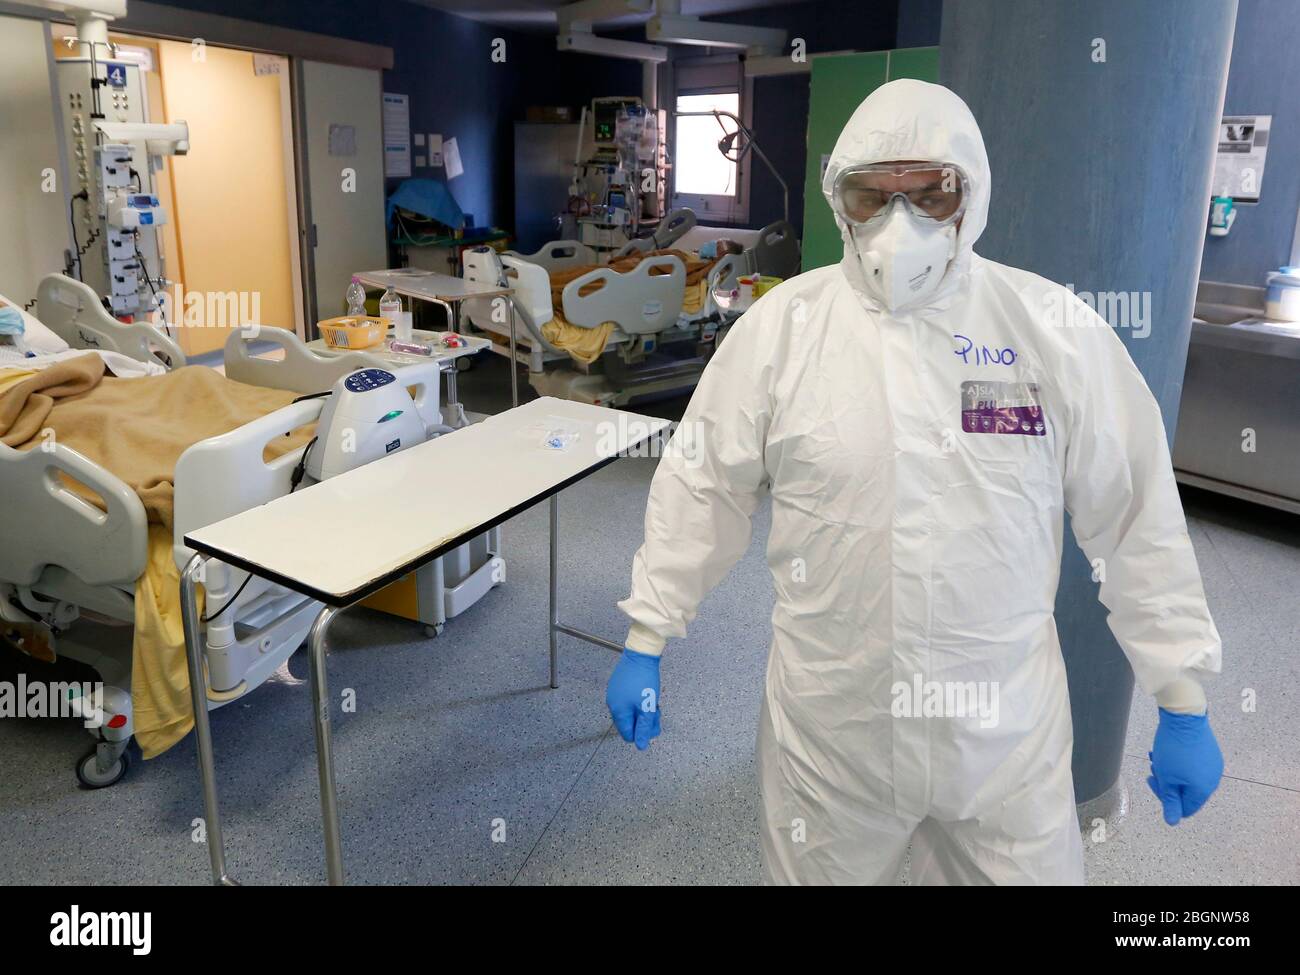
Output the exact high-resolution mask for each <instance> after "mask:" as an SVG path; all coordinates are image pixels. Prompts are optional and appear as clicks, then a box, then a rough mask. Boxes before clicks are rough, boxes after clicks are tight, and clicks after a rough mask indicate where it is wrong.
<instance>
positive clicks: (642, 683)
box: [605, 649, 659, 751]
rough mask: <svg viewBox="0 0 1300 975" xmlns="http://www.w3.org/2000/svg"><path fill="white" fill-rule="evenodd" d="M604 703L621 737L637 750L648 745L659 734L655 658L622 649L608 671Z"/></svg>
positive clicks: (656, 663)
mask: <svg viewBox="0 0 1300 975" xmlns="http://www.w3.org/2000/svg"><path fill="white" fill-rule="evenodd" d="M605 704H606V705H608V706H609V716H610V717H611V718H613V719H614V727H615V728H617V729H618V733H619V734H620V735H622V736H623V740H624V741H634V742H636V747H637V748H638V749H640V750H641V751H645V750H646V749H647V748H649V747H650V739H651V738H657V737H658V736H659V658H658V657H653V656H651V655H650V654H648V653H637V652H636V651H635V650H628V649H624V650H623V656H622V657H620V658H619V661H618V666H616V667H615V668H614V672H613V673H612V674H610V675H609V684H608V685H607V686H606V688H605Z"/></svg>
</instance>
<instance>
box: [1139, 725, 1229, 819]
mask: <svg viewBox="0 0 1300 975" xmlns="http://www.w3.org/2000/svg"><path fill="white" fill-rule="evenodd" d="M1147 757H1148V758H1149V759H1151V776H1150V777H1149V778H1148V779H1147V785H1149V786H1151V791H1152V792H1154V793H1155V794H1156V798H1157V799H1159V800H1160V804H1161V805H1162V806H1164V811H1165V822H1166V823H1168V824H1169V825H1170V826H1177V825H1178V822H1179V820H1181V819H1182V818H1183V817H1184V816H1191V815H1194V814H1195V813H1196V811H1197V810H1198V809H1200V808H1201V807H1202V806H1203V805H1205V800H1206V799H1208V798H1210V796H1211V795H1213V793H1214V790H1215V789H1217V788H1218V787H1219V779H1220V778H1221V777H1222V776H1223V753H1222V752H1220V751H1219V743H1218V742H1217V741H1215V740H1214V732H1213V731H1211V730H1210V719H1209V717H1207V716H1206V715H1204V714H1174V713H1173V712H1172V711H1166V710H1165V709H1164V708H1160V724H1159V726H1158V727H1157V728H1156V740H1155V743H1154V744H1153V745H1152V746H1151V751H1150V753H1149V754H1148V755H1147Z"/></svg>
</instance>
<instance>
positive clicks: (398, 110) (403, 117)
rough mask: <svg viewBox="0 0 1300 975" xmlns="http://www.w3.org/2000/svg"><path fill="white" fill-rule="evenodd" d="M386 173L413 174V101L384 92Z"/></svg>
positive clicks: (386, 174)
mask: <svg viewBox="0 0 1300 975" xmlns="http://www.w3.org/2000/svg"><path fill="white" fill-rule="evenodd" d="M384 175H385V176H398V177H404V176H410V175H411V102H410V98H409V96H407V95H396V94H393V93H392V92H387V91H386V92H384Z"/></svg>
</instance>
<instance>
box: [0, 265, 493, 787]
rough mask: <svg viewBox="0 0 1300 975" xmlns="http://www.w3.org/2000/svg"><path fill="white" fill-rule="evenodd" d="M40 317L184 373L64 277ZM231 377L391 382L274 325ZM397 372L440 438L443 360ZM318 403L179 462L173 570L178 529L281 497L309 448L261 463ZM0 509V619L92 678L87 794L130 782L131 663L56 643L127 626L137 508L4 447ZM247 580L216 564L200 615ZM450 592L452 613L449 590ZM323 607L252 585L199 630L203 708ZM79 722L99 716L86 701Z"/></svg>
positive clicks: (242, 690)
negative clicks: (95, 697)
mask: <svg viewBox="0 0 1300 975" xmlns="http://www.w3.org/2000/svg"><path fill="white" fill-rule="evenodd" d="M37 310H38V317H39V318H40V319H41V320H42V321H43V322H44V323H45V324H46V325H47V326H49V327H50V328H51V329H53V330H54V331H55V332H57V333H58V334H59V335H60V336H62V337H63V338H64V339H65V340H67V341H68V342H69V344H70V345H72V346H73V347H76V348H87V347H89V348H92V349H109V350H113V351H117V352H121V353H123V354H124V355H127V356H130V357H131V358H133V359H136V360H137V361H149V360H153V361H160V362H165V363H167V364H169V365H171V366H173V367H179V366H181V365H184V364H185V356H184V353H183V352H182V351H181V349H180V348H179V347H178V346H177V345H176V343H175V342H174V341H173V340H172V339H171V338H169V337H168V336H166V335H164V334H163V333H162V332H160V331H159V330H157V329H156V328H154V327H152V326H150V325H147V324H134V325H124V324H123V323H121V322H118V321H117V320H116V319H114V318H112V317H111V316H110V315H108V314H107V313H106V312H104V311H103V308H102V306H101V305H100V303H99V300H98V298H97V297H96V296H95V294H94V292H93V291H92V290H91V289H90V288H89V287H87V286H86V285H84V284H82V283H80V282H77V281H73V280H72V279H70V278H66V277H64V276H62V275H50V276H49V277H47V278H46V279H45V280H44V281H43V282H42V284H41V286H40V289H39V292H38V309H37ZM268 341H269V342H272V343H274V344H277V345H279V346H281V348H282V350H283V356H282V357H281V358H279V359H269V358H257V357H254V356H253V355H252V354H251V352H250V348H249V345H250V343H253V342H268ZM225 365H226V375H227V376H228V377H229V378H231V379H234V380H236V381H238V382H243V383H249V384H252V385H258V386H271V387H274V388H277V389H285V390H291V391H296V392H302V393H314V392H321V391H324V390H328V389H330V388H331V386H332V385H333V383H334V381H335V380H336V379H337V378H338V377H339V376H341V375H344V374H346V373H348V372H350V371H352V370H354V369H357V368H361V367H369V366H377V367H380V368H386V369H390V370H394V367H393V366H391V365H388V364H386V363H385V362H383V361H382V360H380V359H379V358H378V357H376V356H373V355H369V354H367V353H365V352H352V353H348V354H346V355H343V356H330V357H326V356H321V355H317V354H316V353H314V352H312V351H311V350H309V349H308V348H307V347H306V346H305V345H304V344H303V343H302V341H301V340H300V339H299V338H298V337H297V336H296V335H294V334H293V333H292V332H288V331H286V330H283V329H278V328H257V329H251V328H250V329H245V330H241V331H236V332H233V333H232V334H231V336H230V338H229V339H228V341H227V343H226V348H225ZM394 371H397V372H398V374H399V376H400V377H401V381H402V382H403V383H404V384H405V385H407V386H408V387H410V388H412V389H413V390H415V397H414V401H415V407H416V410H417V412H418V413H419V414H420V416H421V418H423V419H424V421H425V427H426V433H428V434H429V435H435V434H438V433H443V432H448V429H449V428H447V427H444V426H442V422H441V420H442V418H441V415H440V412H439V379H440V374H439V365H438V363H436V362H430V363H419V364H415V365H412V366H408V367H403V368H402V369H400V370H394ZM323 403H324V400H323V399H321V398H314V399H306V400H302V401H300V402H296V403H293V404H291V405H289V406H285V407H283V408H282V409H279V410H276V411H275V412H273V413H270V414H267V415H266V416H263V417H260V418H259V419H257V420H254V421H253V422H251V423H247V424H245V425H244V426H242V427H239V428H238V429H236V430H232V431H230V432H228V433H225V434H222V435H220V436H217V437H210V438H208V439H207V440H203V441H200V442H199V443H196V444H194V445H192V446H191V447H189V448H188V449H187V450H186V451H185V452H184V453H183V454H182V455H181V457H180V459H179V460H178V461H177V464H176V471H175V515H174V521H175V528H174V543H173V555H174V558H175V561H176V565H177V567H178V568H184V566H185V565H186V563H187V562H189V560H190V558H191V557H192V556H193V554H194V553H193V552H192V551H190V550H189V549H188V548H187V547H186V546H185V545H184V544H183V542H182V539H183V538H184V536H185V533H186V532H187V531H193V530H195V529H197V528H201V527H203V526H205V525H208V524H211V523H213V522H216V521H219V520H221V519H223V518H226V517H229V516H230V515H233V514H237V513H239V512H241V511H244V510H246V509H248V508H252V507H255V506H258V505H261V504H264V503H266V502H267V501H270V500H271V499H273V498H277V497H280V496H282V495H284V494H286V493H288V492H289V490H290V478H291V475H292V473H293V470H294V468H295V467H296V466H297V464H298V462H299V460H300V459H301V457H302V454H303V451H304V448H301V447H300V448H298V449H296V450H293V451H290V452H289V453H287V454H284V455H282V456H280V457H277V458H275V459H274V460H271V461H269V462H268V461H264V460H263V449H264V447H265V446H266V445H267V443H269V442H270V441H271V440H273V439H275V438H276V437H281V436H285V435H286V434H288V433H290V432H291V431H293V430H296V429H298V428H300V427H302V426H305V425H306V424H309V423H313V422H315V420H316V419H317V417H318V416H319V415H320V412H321V408H322V406H323ZM62 476H67V477H69V478H71V479H73V480H75V481H77V482H79V483H80V484H82V485H84V486H86V487H88V488H90V489H91V490H92V491H93V492H94V493H96V494H98V495H99V497H101V498H102V499H103V501H104V509H105V510H102V511H101V510H100V509H99V508H97V507H95V506H93V505H91V504H89V503H88V502H86V501H85V500H83V499H82V498H81V497H79V496H78V495H77V494H76V493H74V492H73V491H71V490H70V489H69V488H68V487H67V486H66V485H65V484H64V483H63V481H62ZM0 497H3V498H4V499H5V503H4V505H2V506H0V538H3V540H4V542H3V545H0V619H3V620H8V621H10V622H13V623H24V624H35V625H38V626H44V627H46V628H47V630H48V632H49V634H50V636H51V642H52V643H53V642H55V640H56V639H59V640H60V643H59V651H60V652H62V653H63V654H64V655H65V656H68V657H71V658H72V659H76V660H82V661H83V662H85V663H88V664H89V665H91V666H92V667H94V668H95V669H96V670H98V671H99V674H100V677H101V679H102V680H103V683H104V685H105V687H104V699H103V702H102V707H101V713H99V714H97V715H96V714H80V710H81V709H80V708H79V709H78V714H79V716H81V717H83V718H85V719H87V721H88V727H89V728H90V730H91V733H92V734H93V735H95V737H96V745H95V746H94V747H93V748H92V749H91V751H90V752H89V753H87V754H86V755H85V756H83V757H82V758H81V759H80V760H79V761H78V763H77V774H78V778H79V779H81V781H82V783H83V784H84V785H86V786H88V787H92V788H97V787H102V786H106V785H112V784H113V783H114V782H116V781H118V780H119V779H120V778H121V777H122V775H123V774H124V773H125V771H126V767H127V757H126V748H127V745H128V744H129V742H130V739H131V736H132V734H133V732H134V720H133V715H132V709H131V669H132V668H131V656H130V651H129V649H128V650H127V651H126V653H125V655H123V654H122V653H121V652H117V651H113V650H105V649H103V648H90V647H84V646H79V645H77V644H76V643H75V642H72V641H67V642H66V643H65V642H62V641H61V637H62V634H63V631H64V630H66V629H67V628H68V627H69V626H70V625H71V624H72V623H73V622H74V621H75V620H76V619H77V618H78V616H79V615H80V613H81V610H82V609H86V610H90V611H92V612H93V613H96V614H99V615H101V616H104V617H109V618H110V619H111V620H114V621H119V622H122V623H134V619H135V614H134V593H135V585H136V580H137V579H138V578H139V577H140V575H141V574H142V573H143V572H144V569H145V565H146V561H147V558H148V527H147V524H146V517H145V510H144V505H143V504H142V503H141V501H140V498H139V497H138V496H137V495H136V493H135V492H134V491H133V490H132V489H131V488H130V487H128V486H127V485H126V484H125V483H124V482H123V481H121V480H120V479H119V478H117V477H116V476H115V475H113V474H112V473H110V472H109V471H107V470H105V469H104V468H103V467H100V466H99V465H97V464H95V463H93V462H92V461H90V460H89V459H87V458H86V457H85V456H83V455H82V454H80V453H78V452H77V451H75V450H72V449H71V448H69V447H66V446H64V445H62V444H59V443H57V442H55V443H52V444H51V445H50V449H48V450H47V449H44V448H43V447H41V448H36V449H32V450H28V451H18V450H14V449H12V448H9V447H6V446H4V445H3V444H0ZM489 548H492V549H493V550H492V551H491V552H490V553H489V556H490V558H489V562H490V561H491V558H495V557H496V555H497V554H498V552H499V540H498V539H497V538H495V537H494V538H492V539H491V540H490V542H489ZM451 554H453V555H454V554H455V553H451ZM484 568H487V569H488V570H489V571H490V570H491V568H492V567H491V566H490V565H487V566H484ZM246 577H247V574H246V573H244V572H239V571H235V570H232V569H230V568H229V567H227V566H225V565H224V564H222V563H220V562H218V561H215V560H213V561H210V562H209V563H208V568H207V573H206V577H205V579H204V580H203V583H204V589H205V593H206V605H207V611H208V612H211V611H212V610H213V609H216V608H219V607H222V606H224V605H225V603H226V602H227V600H230V599H231V595H232V593H234V592H235V591H236V590H238V589H239V586H240V585H242V584H243V582H244V580H245V578H246ZM438 581H439V582H441V581H442V578H441V575H439V577H438ZM446 592H447V595H448V605H451V604H452V603H453V601H454V600H453V595H454V594H453V592H452V590H450V589H448V590H446ZM463 595H464V594H462V597H463ZM463 602H464V599H463V598H462V599H461V603H462V604H463ZM319 610H320V606H319V605H318V604H316V603H314V602H313V601H311V600H309V599H305V598H304V597H302V596H300V595H298V594H295V593H293V592H291V591H289V590H287V589H284V588H282V587H280V586H277V585H274V584H272V583H267V582H265V581H264V580H262V579H258V578H256V577H254V578H253V579H252V580H251V581H250V582H249V583H248V585H247V586H246V587H245V588H244V589H243V591H242V592H241V593H239V594H238V596H237V597H235V599H234V601H233V603H232V604H231V606H230V607H229V608H228V609H226V610H224V611H223V612H222V613H221V614H220V615H219V616H217V617H216V618H214V619H213V620H211V621H210V622H208V623H207V625H206V629H205V633H204V637H205V644H206V646H205V659H206V664H207V670H208V680H209V687H210V688H213V690H212V691H210V692H209V709H212V708H217V707H220V706H221V705H223V704H227V703H229V702H231V701H234V700H238V699H239V698H241V697H243V696H244V695H245V694H247V693H248V692H249V691H251V690H253V689H254V688H256V687H257V686H258V685H260V684H261V683H262V682H263V681H265V680H266V679H267V678H268V677H269V676H270V675H271V674H272V673H274V672H275V671H276V669H277V668H279V667H280V665H281V664H283V663H284V662H285V661H286V660H287V659H288V658H289V657H290V656H291V655H292V654H293V652H294V651H295V650H297V649H298V647H299V646H300V645H301V644H302V642H303V640H304V638H305V637H306V636H307V632H308V630H309V629H310V627H311V623H312V620H313V619H315V617H316V615H317V613H318V612H319ZM445 618H446V617H445V616H442V617H441V618H440V620H439V621H438V623H437V624H436V626H435V627H434V631H435V632H437V631H440V630H441V624H442V621H444V620H445ZM84 710H86V711H93V710H94V708H93V707H91V706H89V704H88V705H87V706H86V707H85V708H84Z"/></svg>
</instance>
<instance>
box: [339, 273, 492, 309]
mask: <svg viewBox="0 0 1300 975" xmlns="http://www.w3.org/2000/svg"><path fill="white" fill-rule="evenodd" d="M356 276H357V277H358V278H360V279H361V283H362V284H365V285H369V286H370V287H372V288H392V289H393V290H394V291H396V292H397V293H398V294H399V295H406V296H407V297H408V298H420V299H422V300H424V301H464V300H465V299H467V298H495V297H496V296H498V295H508V294H509V293H510V291H511V289H510V288H487V287H484V286H483V285H481V284H475V283H474V282H472V281H466V280H465V279H464V278H453V277H452V276H451V275H450V274H439V273H438V272H437V271H424V270H421V269H420V268H414V267H401V268H393V269H389V270H384V271H358V272H357V274H356Z"/></svg>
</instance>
